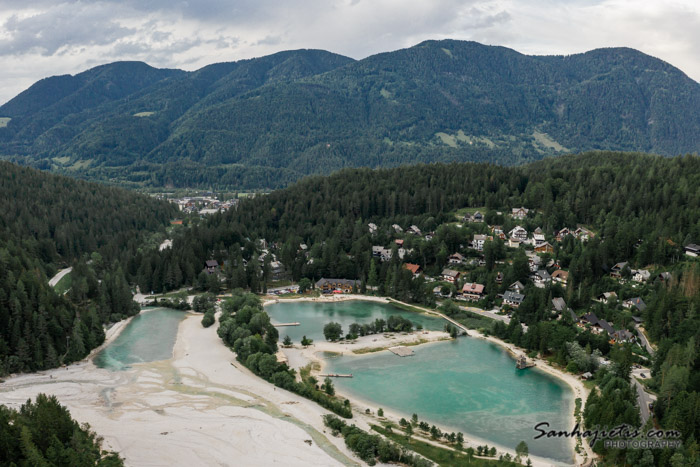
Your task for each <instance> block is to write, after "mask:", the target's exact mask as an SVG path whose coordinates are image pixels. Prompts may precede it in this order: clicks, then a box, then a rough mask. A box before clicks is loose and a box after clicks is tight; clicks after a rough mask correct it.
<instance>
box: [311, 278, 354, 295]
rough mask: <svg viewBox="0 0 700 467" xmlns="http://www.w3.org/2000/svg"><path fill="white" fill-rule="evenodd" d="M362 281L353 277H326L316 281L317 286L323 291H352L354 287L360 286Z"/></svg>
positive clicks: (327, 292)
mask: <svg viewBox="0 0 700 467" xmlns="http://www.w3.org/2000/svg"><path fill="white" fill-rule="evenodd" d="M359 286H360V281H356V280H353V279H325V278H321V280H319V281H318V282H316V288H317V289H320V290H321V292H322V293H324V294H329V293H352V291H353V288H356V287H359Z"/></svg>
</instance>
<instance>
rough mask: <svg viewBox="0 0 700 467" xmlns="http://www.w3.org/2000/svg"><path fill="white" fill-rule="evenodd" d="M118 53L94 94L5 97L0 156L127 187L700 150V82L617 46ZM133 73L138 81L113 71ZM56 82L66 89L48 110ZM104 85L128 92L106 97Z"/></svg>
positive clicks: (248, 184) (40, 87)
mask: <svg viewBox="0 0 700 467" xmlns="http://www.w3.org/2000/svg"><path fill="white" fill-rule="evenodd" d="M117 65H118V67H117ZM111 67H117V68H119V69H120V70H121V69H129V70H131V69H132V68H133V70H132V71H131V72H130V73H121V74H119V73H116V72H113V73H111V74H110V76H111V78H110V79H111V81H109V82H106V81H97V83H101V86H102V87H99V86H97V85H94V86H92V87H91V88H90V89H93V88H95V89H97V91H95V92H97V96H98V98H96V99H94V100H92V101H90V104H89V105H88V104H85V105H82V106H76V105H75V104H74V101H76V100H81V99H84V98H87V97H86V96H87V95H88V94H87V93H86V92H85V91H84V89H83V88H80V89H78V90H77V91H76V90H75V89H74V88H75V87H76V85H75V83H74V81H75V78H77V77H79V76H81V75H77V76H76V77H75V78H70V77H61V78H51V79H48V80H43V81H41V82H39V83H37V84H36V85H34V86H33V87H32V88H30V89H29V90H27V91H25V92H24V93H22V94H20V95H19V96H18V97H17V98H15V99H13V100H12V101H10V102H9V103H7V104H5V105H4V106H2V107H0V117H4V118H10V119H11V120H9V122H8V123H7V126H6V127H5V128H0V154H2V155H3V156H4V157H6V158H12V159H14V160H17V161H20V162H23V163H28V164H32V165H36V166H39V167H42V168H47V169H53V170H58V171H65V172H68V173H73V174H78V175H80V176H87V177H91V178H94V179H114V180H117V181H121V182H124V183H131V184H136V185H151V186H163V185H175V186H207V187H213V188H223V187H227V188H232V187H235V188H275V187H280V186H284V185H286V184H288V183H289V182H290V181H294V180H296V179H298V178H300V177H302V176H303V175H306V174H314V173H330V172H332V171H334V170H337V169H340V168H343V167H358V166H368V167H391V166H398V165H402V164H407V163H416V162H435V161H442V162H449V161H484V162H494V163H499V164H506V165H513V164H519V163H523V162H528V161H532V160H537V159H540V158H542V157H543V156H546V155H554V154H562V153H566V152H575V151H583V150H590V149H602V150H606V149H614V150H632V151H644V152H653V153H658V154H662V155H676V154H682V153H697V152H698V151H700V84H698V83H696V82H695V81H693V80H691V79H689V78H688V77H687V76H685V75H684V74H683V73H682V72H681V71H680V70H678V69H676V68H674V67H673V66H671V65H669V64H667V63H665V62H662V61H661V60H658V59H655V58H653V57H650V56H647V55H644V54H642V53H641V52H638V51H636V50H633V49H626V48H616V49H599V50H593V51H591V52H587V53H584V54H577V55H571V56H565V57H564V56H527V55H523V54H520V53H518V52H516V51H514V50H511V49H507V48H503V47H491V46H484V45H481V44H478V43H475V42H463V41H451V40H445V41H428V42H424V43H421V44H419V45H417V46H415V47H411V48H408V49H403V50H398V51H395V52H389V53H383V54H378V55H374V56H371V57H368V58H366V59H363V60H359V61H353V60H352V59H349V58H346V57H341V56H339V55H334V54H331V53H329V52H323V51H315V50H299V51H289V52H281V53H278V54H275V55H271V56H268V57H262V58H258V59H253V60H245V61H240V62H235V63H222V64H216V65H211V66H208V67H205V68H203V69H201V70H198V71H196V72H192V73H185V72H177V71H170V70H163V71H159V72H160V73H161V74H160V75H157V74H156V73H155V71H153V69H150V68H147V66H146V65H144V64H133V63H131V64H112V65H106V66H105V68H104V70H103V73H102V74H104V73H106V70H110V69H111ZM146 70H148V71H149V72H148V73H146ZM85 73H92V74H96V72H95V70H89V71H88V72H85ZM102 74H100V76H101V75H102ZM130 74H136V75H137V76H139V77H141V79H140V80H131V81H130V86H123V85H122V84H120V83H121V81H120V79H129V78H128V76H129V75H130ZM120 77H121V78H120ZM146 78H148V79H146ZM63 82H65V85H63V86H61V83H63ZM134 82H135V83H142V84H141V88H140V89H138V90H137V89H135V88H136V87H137V86H136V85H135V84H133V83H134ZM49 84H51V86H52V87H54V88H60V89H59V90H57V91H56V92H55V95H56V99H58V96H64V97H62V98H61V99H58V100H56V99H53V100H51V101H50V105H48V106H47V107H46V109H45V110H46V114H47V116H44V109H42V108H41V107H40V106H37V105H36V102H37V101H38V99H37V96H38V95H42V93H45V92H46V90H45V88H46V87H47V86H48V85H49ZM112 87H117V88H118V89H122V88H124V91H123V92H124V95H121V97H119V96H120V95H117V94H114V96H115V97H114V99H112V97H111V96H112V95H113V94H110V98H109V99H108V98H106V97H104V96H103V94H105V93H106V92H107V90H109V89H111V88H112ZM127 88H128V89H127ZM79 97H80V99H79ZM81 102H82V101H81ZM59 117H60V118H59Z"/></svg>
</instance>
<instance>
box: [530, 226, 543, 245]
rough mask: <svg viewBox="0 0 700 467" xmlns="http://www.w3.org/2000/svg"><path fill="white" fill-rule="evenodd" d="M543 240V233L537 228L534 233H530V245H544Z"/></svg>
mask: <svg viewBox="0 0 700 467" xmlns="http://www.w3.org/2000/svg"><path fill="white" fill-rule="evenodd" d="M545 241H546V240H545V238H544V233H543V232H542V229H541V228H539V227H537V228H536V229H535V231H534V232H533V233H532V243H533V244H534V245H535V246H536V247H537V246H540V245H542V244H543V243H545Z"/></svg>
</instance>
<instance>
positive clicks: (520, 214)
mask: <svg viewBox="0 0 700 467" xmlns="http://www.w3.org/2000/svg"><path fill="white" fill-rule="evenodd" d="M529 211H530V210H529V209H527V208H522V207H521V208H513V209H512V210H511V216H513V217H514V218H516V219H525V218H526V217H527V213H528V212H529Z"/></svg>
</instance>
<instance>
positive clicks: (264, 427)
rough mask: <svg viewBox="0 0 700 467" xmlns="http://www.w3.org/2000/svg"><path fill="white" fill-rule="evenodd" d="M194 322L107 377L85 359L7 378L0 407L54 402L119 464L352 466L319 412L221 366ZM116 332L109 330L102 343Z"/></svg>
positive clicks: (215, 344)
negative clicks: (166, 356) (144, 359)
mask: <svg viewBox="0 0 700 467" xmlns="http://www.w3.org/2000/svg"><path fill="white" fill-rule="evenodd" d="M200 321H201V316H200V315H189V316H187V317H186V318H185V319H184V320H183V321H182V323H181V324H180V327H179V330H178V336H177V342H176V344H175V348H174V352H173V358H172V359H170V360H165V361H160V362H153V363H142V364H137V365H133V367H132V368H131V369H129V370H127V371H122V372H112V371H108V370H104V369H100V368H97V367H95V366H94V365H93V363H92V362H91V361H90V360H85V361H82V362H80V363H77V364H73V365H70V366H69V367H66V368H58V369H54V370H50V371H44V372H41V373H35V374H26V375H19V376H14V377H12V378H9V379H8V380H6V381H5V383H3V384H2V387H1V388H0V403H1V404H5V405H8V406H11V407H19V406H20V405H21V404H22V403H24V402H26V400H27V399H29V398H34V397H35V396H36V395H37V394H38V393H46V394H54V395H56V396H57V397H58V399H59V400H60V402H61V403H62V404H63V405H65V406H67V407H68V409H69V410H70V412H71V414H72V416H73V417H74V418H75V419H76V420H78V421H79V422H81V423H85V422H87V423H89V424H90V426H91V427H92V429H93V430H94V431H95V432H97V433H98V434H99V435H100V436H102V437H103V438H104V446H103V447H104V448H106V449H112V450H116V451H118V452H119V453H120V455H121V456H122V457H123V458H125V460H126V464H127V465H133V466H144V465H145V466H160V465H162V466H171V465H182V466H192V465H222V466H225V465H231V466H256V467H257V466H267V465H285V466H308V465H318V466H332V465H359V464H360V462H359V461H358V460H357V459H356V458H355V457H354V456H353V455H352V454H351V453H350V452H349V451H348V450H347V448H346V447H345V445H344V442H343V440H342V439H340V438H333V437H330V436H328V437H327V436H326V435H324V429H325V427H324V426H323V421H322V419H321V416H322V415H323V414H324V413H327V411H325V410H323V409H322V408H321V407H320V406H318V405H316V404H315V403H313V402H311V401H308V400H306V399H303V398H301V397H299V396H296V395H294V394H291V393H289V392H287V391H284V390H282V389H279V388H275V387H274V386H273V385H271V384H269V383H267V382H265V381H263V380H262V379H260V378H258V377H256V376H254V375H252V374H250V372H248V370H247V369H245V368H239V367H238V366H233V365H231V362H232V361H234V355H233V354H232V353H231V351H230V350H229V349H228V348H227V347H226V346H224V345H223V343H222V342H221V340H220V339H219V337H218V336H217V335H216V326H212V327H210V328H208V329H205V328H203V327H202V326H201V324H200ZM125 326H126V323H124V324H121V326H119V327H118V328H116V329H115V327H113V328H112V329H110V331H111V332H110V340H111V339H114V337H116V335H117V334H118V331H119V330H121V329H123V328H124V327H125Z"/></svg>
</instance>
